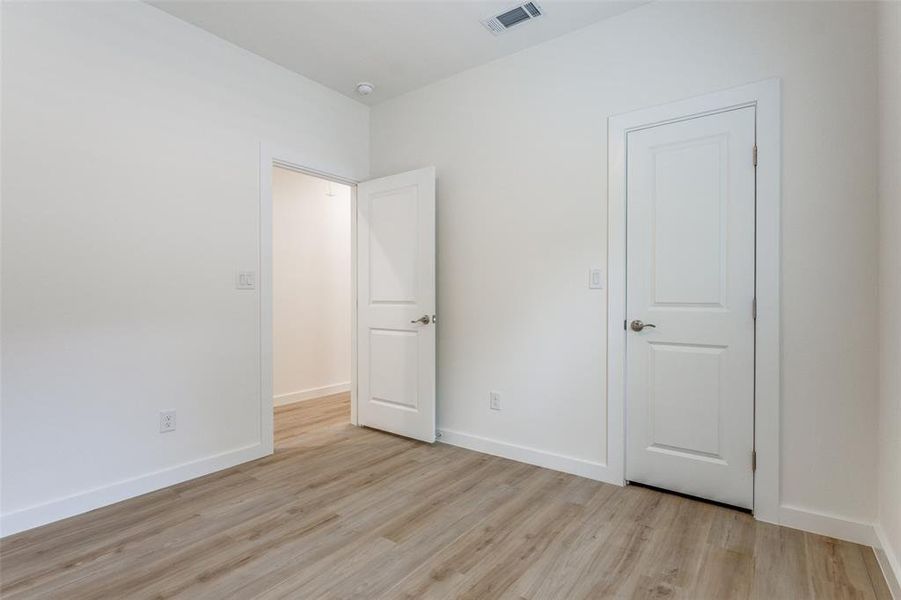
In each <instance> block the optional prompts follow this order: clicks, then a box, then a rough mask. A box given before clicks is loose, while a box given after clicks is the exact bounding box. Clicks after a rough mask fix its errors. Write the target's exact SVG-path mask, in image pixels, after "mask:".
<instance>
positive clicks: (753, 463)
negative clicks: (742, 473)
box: [751, 450, 757, 472]
mask: <svg viewBox="0 0 901 600" xmlns="http://www.w3.org/2000/svg"><path fill="white" fill-rule="evenodd" d="M754 471H757V450H751V472H754Z"/></svg>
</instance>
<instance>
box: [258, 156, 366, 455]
mask: <svg viewBox="0 0 901 600" xmlns="http://www.w3.org/2000/svg"><path fill="white" fill-rule="evenodd" d="M313 164H314V163H313V162H312V161H310V159H309V157H306V156H304V155H303V154H302V153H300V152H297V151H292V150H289V149H286V148H281V147H277V146H275V145H272V144H266V143H262V144H260V172H259V177H260V220H259V222H260V232H259V237H260V254H259V258H260V263H259V277H258V278H257V285H258V286H259V290H260V440H261V442H262V444H263V447H264V448H265V450H266V453H267V454H272V453H273V452H274V451H275V431H274V426H275V423H274V414H273V410H274V409H275V401H274V398H273V395H272V394H273V382H272V379H273V372H272V369H273V362H272V354H273V350H272V169H273V167H280V168H283V169H288V170H290V171H295V172H297V173H303V174H304V175H311V176H313V177H318V178H319V179H325V180H327V181H333V182H335V183H340V184H343V185H347V186H350V188H351V193H350V215H351V216H350V221H351V222H350V240H351V241H350V279H351V281H350V293H351V302H350V313H351V314H350V324H351V325H350V331H351V334H350V422H351V423H352V424H353V425H357V424H358V423H359V422H358V419H357V184H358V183H360V180H359V179H356V178H355V177H354V176H353V175H350V174H344V173H336V172H332V171H329V170H327V169H322V168H316V167H314V166H312V165H313Z"/></svg>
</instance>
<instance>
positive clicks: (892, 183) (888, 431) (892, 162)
mask: <svg viewBox="0 0 901 600" xmlns="http://www.w3.org/2000/svg"><path fill="white" fill-rule="evenodd" d="M879 8H880V12H879V31H878V35H879V38H878V39H879V126H880V127H879V141H880V145H879V154H880V156H879V243H880V245H879V259H880V263H879V429H880V431H879V434H880V435H879V439H880V448H879V518H878V527H877V531H878V532H879V534H880V538H881V539H880V543H881V546H882V550H883V552H884V554H881V556H880V559H882V561H883V563H884V564H886V565H889V564H890V565H891V566H892V568H893V570H894V579H895V582H894V583H895V586H896V587H895V595H896V597H898V598H901V586H899V583H901V368H899V367H901V308H899V307H901V168H899V167H901V3H898V2H883V3H882V4H881V5H880V7H879Z"/></svg>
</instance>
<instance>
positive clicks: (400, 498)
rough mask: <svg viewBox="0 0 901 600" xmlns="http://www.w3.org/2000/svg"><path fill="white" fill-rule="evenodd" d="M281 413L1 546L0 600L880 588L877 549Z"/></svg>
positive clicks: (327, 402) (303, 411)
mask: <svg viewBox="0 0 901 600" xmlns="http://www.w3.org/2000/svg"><path fill="white" fill-rule="evenodd" d="M348 414H349V401H348V397H347V395H346V394H345V395H338V396H330V397H327V398H323V399H320V400H315V401H308V402H303V403H299V404H295V405H291V406H287V407H282V408H279V409H277V410H276V437H277V448H278V449H277V451H276V453H275V454H274V455H273V456H271V457H267V458H264V459H261V460H258V461H255V462H252V463H248V464H245V465H241V466H239V467H236V468H233V469H229V470H227V471H223V472H220V473H217V474H214V475H210V476H208V477H203V478H201V479H196V480H194V481H190V482H187V483H183V484H180V485H177V486H174V487H171V488H167V489H164V490H160V491H158V492H154V493H152V494H147V495H145V496H142V497H140V498H135V499H132V500H128V501H125V502H121V503H119V504H116V505H114V506H110V507H106V508H102V509H99V510H96V511H93V512H91V513H88V514H85V515H81V516H78V517H74V518H71V519H67V520H65V521H61V522H58V523H54V524H51V525H48V526H45V527H41V528H39V529H35V530H31V531H28V532H24V533H21V534H18V535H15V536H11V537H9V538H6V539H4V540H3V541H2V542H0V578H2V585H0V593H2V596H3V597H4V598H61V599H67V600H69V599H88V598H111V599H121V598H191V599H205V598H210V599H215V600H222V599H225V598H295V599H310V598H367V599H368V598H473V599H489V598H555V599H556V598H560V599H570V598H687V599H693V600H700V599H707V598H710V599H721V598H722V599H725V598H760V599H767V600H780V599H786V600H794V599H802V598H824V599H827V598H876V599H879V600H883V599H887V598H889V595H888V590H887V588H886V586H885V582H884V580H883V579H882V577H881V574H880V573H879V568H878V566H877V565H876V562H875V558H874V556H873V552H872V551H871V550H870V549H869V548H865V547H863V546H858V545H856V544H851V543H847V542H840V541H837V540H834V539H830V538H826V537H821V536H817V535H812V534H807V533H802V532H800V531H796V530H792V529H787V528H783V527H777V526H773V525H768V524H765V523H758V522H756V521H754V520H753V518H752V517H750V516H749V515H747V514H744V513H741V512H737V511H734V510H731V509H728V508H722V507H719V506H713V505H710V504H705V503H702V502H697V501H694V500H690V499H686V498H682V497H678V496H674V495H669V494H664V493H660V492H656V491H653V490H649V489H645V488H640V487H635V486H630V487H626V488H619V487H615V486H611V485H606V484H602V483H597V482H594V481H590V480H587V479H582V478H579V477H574V476H571V475H564V474H561V473H557V472H554V471H549V470H546V469H541V468H537V467H533V466H529V465H524V464H520V463H516V462H513V461H509V460H504V459H501V458H496V457H492V456H488V455H485V454H479V453H476V452H470V451H467V450H463V449H460V448H455V447H452V446H447V445H442V444H437V445H434V446H429V445H426V444H422V443H419V442H413V441H410V440H406V439H403V438H399V437H395V436H392V435H388V434H384V433H380V432H376V431H371V430H368V429H362V428H355V427H353V426H351V425H348V424H347V421H348Z"/></svg>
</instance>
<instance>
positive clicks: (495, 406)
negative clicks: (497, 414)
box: [488, 392, 501, 410]
mask: <svg viewBox="0 0 901 600" xmlns="http://www.w3.org/2000/svg"><path fill="white" fill-rule="evenodd" d="M488 408H490V409H491V410H500V409H501V393H500V392H488Z"/></svg>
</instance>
